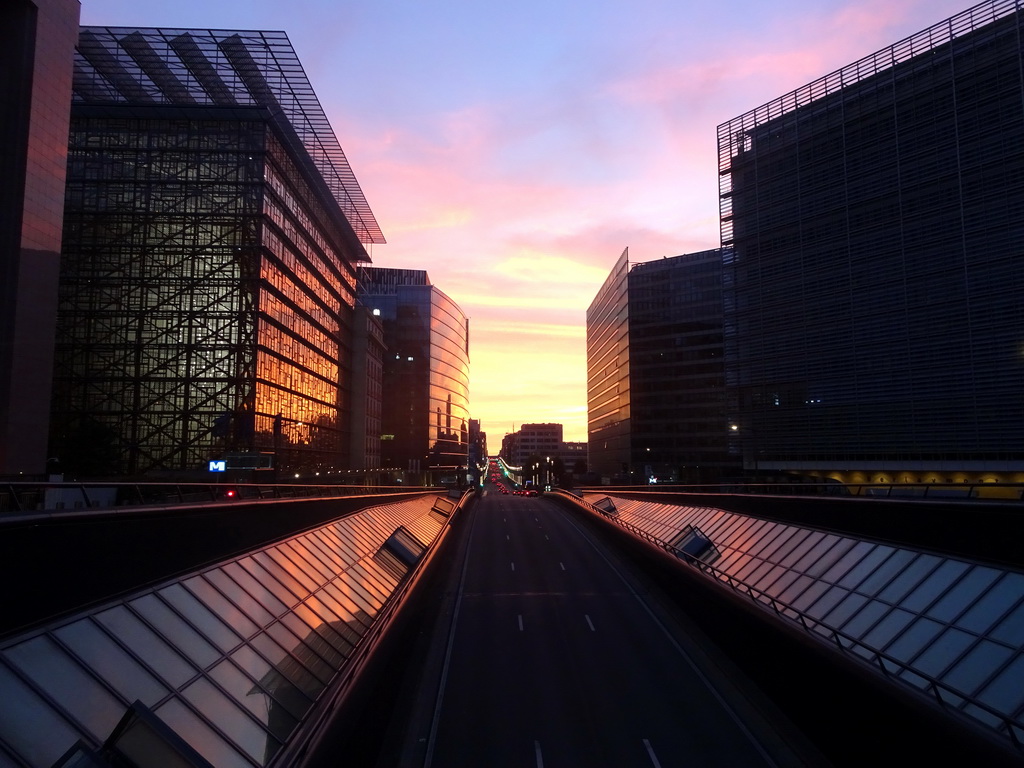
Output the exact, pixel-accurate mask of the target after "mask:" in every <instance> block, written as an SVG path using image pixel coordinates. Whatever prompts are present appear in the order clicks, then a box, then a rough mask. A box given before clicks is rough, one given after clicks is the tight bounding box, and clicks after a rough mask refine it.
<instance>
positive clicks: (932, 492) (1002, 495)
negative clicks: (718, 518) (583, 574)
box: [580, 482, 1024, 501]
mask: <svg viewBox="0 0 1024 768" xmlns="http://www.w3.org/2000/svg"><path fill="white" fill-rule="evenodd" d="M580 490H586V491H591V492H593V493H610V492H612V491H615V490H620V491H629V492H630V493H644V492H650V493H658V492H662V493H664V492H672V493H693V494H723V493H732V494H746V495H777V496H844V497H845V496H855V497H864V498H873V499H880V498H884V499H922V500H927V501H955V500H981V501H1021V500H1024V483H993V482H988V483H985V482H965V483H786V482H777V483H770V482H758V483H747V482H735V483H732V482H722V483H713V484H703V485H682V484H680V485H676V484H668V483H659V484H657V485H587V486H583V487H582V488H581V489H580Z"/></svg>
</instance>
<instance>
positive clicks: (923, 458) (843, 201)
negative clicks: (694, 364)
mask: <svg viewBox="0 0 1024 768" xmlns="http://www.w3.org/2000/svg"><path fill="white" fill-rule="evenodd" d="M1022 21H1024V17H1022V11H1021V10H1019V5H1018V4H1016V3H1012V2H1003V1H1001V0H996V1H995V2H986V3H982V4H980V5H978V6H975V7H974V8H972V9H970V10H968V11H964V12H963V13H961V14H958V15H957V16H954V17H952V18H951V19H947V20H946V21H943V22H941V23H939V24H936V25H935V26H933V27H931V28H930V29H926V30H924V31H923V32H921V33H919V34H916V35H914V36H912V37H910V38H908V39H906V40H903V41H900V42H899V43H896V44H895V45H893V46H892V47H890V48H886V49H884V50H882V51H879V52H878V53H875V54H873V55H871V56H867V57H865V58H864V59H861V60H860V61H857V62H854V63H853V64H850V65H848V66H846V67H844V68H843V69H841V70H839V71H837V72H833V73H831V74H829V75H826V76H825V77H822V78H820V79H819V80H816V81H814V82H813V83H810V84H809V85H806V86H804V87H802V88H799V89H797V90H796V91H794V92H792V93H788V94H785V95H784V96H781V97H779V98H777V99H775V100H773V101H771V102H769V103H768V104H765V105H763V106H761V107H758V108H757V109H754V110H752V111H750V112H748V113H746V114H744V115H741V116H740V117H737V118H735V119H733V120H730V121H729V122H727V123H724V124H722V125H721V126H719V129H718V145H719V165H720V175H719V178H720V179H721V182H720V184H721V189H720V192H721V227H722V246H723V248H724V249H725V250H724V254H725V256H726V267H725V276H726V281H727V291H726V298H727V302H728V303H727V308H726V318H727V319H726V344H727V355H728V367H729V371H730V374H729V375H730V379H729V381H730V385H731V387H733V388H734V391H735V393H736V402H735V404H734V410H733V414H732V422H733V424H734V425H735V427H736V432H737V438H738V440H739V441H740V443H741V445H742V448H743V451H744V457H745V463H746V465H747V467H748V469H757V470H759V471H765V470H768V471H790V472H799V473H808V474H814V475H818V476H831V477H834V478H835V479H850V480H876V481H889V482H891V481H893V480H898V481H901V482H905V481H916V482H931V481H938V482H941V481H943V480H949V479H956V478H961V479H964V480H966V479H968V478H970V479H980V478H987V479H993V480H994V479H998V478H1006V479H1015V480H1020V479H1024V429H1022V427H1024V399H1022V397H1021V376H1022V373H1024V354H1022V349H1024V347H1022V331H1021V329H1022V327H1024V315H1022V311H1024V310H1022V307H1024V303H1022V301H1021V297H1022V296H1024V273H1022V271H1021V268H1020V256H1021V253H1020V244H1021V233H1022V229H1021V211H1022V210H1024V142H1022V141H1021V140H1020V139H1021V137H1022V136H1024V98H1022V93H1024V77H1022V70H1021V35H1022V32H1024V25H1022Z"/></svg>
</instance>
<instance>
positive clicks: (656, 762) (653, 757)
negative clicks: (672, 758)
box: [644, 739, 661, 768]
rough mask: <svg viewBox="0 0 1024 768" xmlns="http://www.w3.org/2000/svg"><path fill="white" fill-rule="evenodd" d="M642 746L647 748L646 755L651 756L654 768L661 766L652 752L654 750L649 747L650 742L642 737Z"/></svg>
mask: <svg viewBox="0 0 1024 768" xmlns="http://www.w3.org/2000/svg"><path fill="white" fill-rule="evenodd" d="M644 747H646V748H647V756H648V757H649V758H651V762H652V763H653V764H654V768H661V763H659V762H658V756H657V755H655V754H654V750H653V749H652V748H651V742H649V741H648V740H647V739H644Z"/></svg>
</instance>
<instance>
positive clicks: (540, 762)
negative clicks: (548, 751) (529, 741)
mask: <svg viewBox="0 0 1024 768" xmlns="http://www.w3.org/2000/svg"><path fill="white" fill-rule="evenodd" d="M533 754H535V755H536V756H537V768H544V755H542V754H541V753H540V742H539V741H535V742H533Z"/></svg>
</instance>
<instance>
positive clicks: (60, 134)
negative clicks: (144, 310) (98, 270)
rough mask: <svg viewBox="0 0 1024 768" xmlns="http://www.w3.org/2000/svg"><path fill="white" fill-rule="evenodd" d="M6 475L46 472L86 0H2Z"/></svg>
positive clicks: (0, 191)
mask: <svg viewBox="0 0 1024 768" xmlns="http://www.w3.org/2000/svg"><path fill="white" fill-rule="evenodd" d="M0 6H2V7H0V104H2V105H3V108H2V113H3V114H2V116H0V139H2V141H3V148H4V151H3V152H0V211H2V212H3V214H2V215H0V475H7V476H14V477H18V476H27V475H36V476H38V475H42V474H43V473H44V472H45V471H46V463H47V462H46V460H47V458H48V457H49V454H48V453H47V446H46V439H47V423H48V421H49V413H50V380H51V375H52V372H53V337H54V325H55V317H56V312H57V309H56V307H57V280H58V270H59V266H60V238H61V222H62V217H63V210H64V176H65V172H66V168H67V135H68V119H69V115H68V111H69V104H70V103H71V72H72V56H73V54H74V49H75V41H76V40H77V38H78V11H79V4H78V2H77V0H5V2H4V3H2V4H0Z"/></svg>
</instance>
